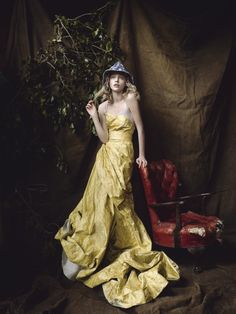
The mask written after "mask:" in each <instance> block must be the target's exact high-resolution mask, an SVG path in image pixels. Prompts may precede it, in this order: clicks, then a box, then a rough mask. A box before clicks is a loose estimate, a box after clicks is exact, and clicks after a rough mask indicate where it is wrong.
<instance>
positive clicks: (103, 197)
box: [55, 113, 179, 308]
mask: <svg viewBox="0 0 236 314" xmlns="http://www.w3.org/2000/svg"><path fill="white" fill-rule="evenodd" d="M106 122H107V127H108V131H109V140H108V142H107V143H105V144H103V145H102V146H101V148H100V150H99V151H98V153H97V156H96V161H95V164H94V167H93V169H92V172H91V175H90V178H89V180H88V183H87V187H86V189H85V192H84V195H83V198H82V199H81V201H80V202H79V203H78V205H77V206H76V208H75V209H74V210H73V211H72V212H71V214H70V215H69V218H68V219H67V220H66V222H65V224H64V226H63V227H62V228H60V229H59V231H58V232H57V234H56V236H55V238H56V239H57V240H60V241H61V244H62V247H63V255H64V257H63V261H64V262H63V263H64V267H65V270H64V273H65V274H66V276H67V277H68V278H70V279H74V280H79V281H81V282H83V283H84V284H85V285H86V286H88V287H91V288H92V287H95V286H97V285H101V284H102V288H103V292H104V295H105V297H106V299H107V300H108V302H110V303H111V304H112V305H114V306H118V307H122V308H129V307H132V306H134V305H138V304H143V303H146V302H148V301H150V300H152V299H154V298H156V297H157V296H158V295H159V294H160V293H161V291H162V290H163V289H164V287H165V286H166V285H167V284H168V280H178V279H179V270H178V266H177V265H176V264H175V263H174V262H173V261H172V260H171V259H170V258H168V256H167V255H165V253H164V252H157V251H152V243H151V240H150V237H149V236H148V234H147V232H146V230H145V227H144V225H143V223H142V222H141V220H140V219H139V218H138V216H137V215H136V213H135V211H134V205H133V195H132V188H131V182H130V178H131V172H132V166H133V161H134V154H133V144H132V135H133V132H134V128H135V127H134V124H133V122H132V121H131V120H130V119H129V118H128V117H127V116H124V115H113V114H109V113H107V114H106ZM66 264H67V266H68V265H69V270H72V271H71V273H70V271H69V273H68V272H67V270H66Z"/></svg>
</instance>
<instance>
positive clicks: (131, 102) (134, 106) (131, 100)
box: [126, 93, 147, 167]
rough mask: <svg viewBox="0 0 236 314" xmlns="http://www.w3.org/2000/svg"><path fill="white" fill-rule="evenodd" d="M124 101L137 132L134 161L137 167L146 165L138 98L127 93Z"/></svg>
mask: <svg viewBox="0 0 236 314" xmlns="http://www.w3.org/2000/svg"><path fill="white" fill-rule="evenodd" d="M126 103H127V105H128V107H129V109H130V111H131V113H132V116H133V119H134V123H135V126H136V129H137V132H138V144H139V156H138V158H137V159H136V162H137V164H138V165H139V167H141V166H143V167H146V165H147V160H146V158H145V134H144V128H143V121H142V118H141V114H140V110H139V105H138V100H137V98H136V96H135V94H133V93H129V94H128V96H127V98H126Z"/></svg>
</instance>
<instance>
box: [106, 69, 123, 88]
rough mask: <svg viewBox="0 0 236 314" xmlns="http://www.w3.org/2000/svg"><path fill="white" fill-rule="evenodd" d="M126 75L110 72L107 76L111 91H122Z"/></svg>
mask: <svg viewBox="0 0 236 314" xmlns="http://www.w3.org/2000/svg"><path fill="white" fill-rule="evenodd" d="M125 84H126V76H125V75H124V74H121V73H119V72H115V73H112V74H111V75H110V78H109V85H110V88H111V90H112V91H114V92H122V91H123V90H124V88H125Z"/></svg>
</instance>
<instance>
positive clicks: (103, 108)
mask: <svg viewBox="0 0 236 314" xmlns="http://www.w3.org/2000/svg"><path fill="white" fill-rule="evenodd" d="M107 104H108V100H105V101H103V102H102V103H100V104H99V106H98V111H99V112H101V113H105V112H106V109H107Z"/></svg>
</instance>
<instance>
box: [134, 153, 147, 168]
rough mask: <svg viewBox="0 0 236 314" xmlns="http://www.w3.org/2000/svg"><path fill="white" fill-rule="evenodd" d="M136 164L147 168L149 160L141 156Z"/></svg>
mask: <svg viewBox="0 0 236 314" xmlns="http://www.w3.org/2000/svg"><path fill="white" fill-rule="evenodd" d="M136 163H137V164H138V167H139V168H140V167H146V166H147V160H146V158H145V157H144V156H139V157H138V158H137V159H136Z"/></svg>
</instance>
